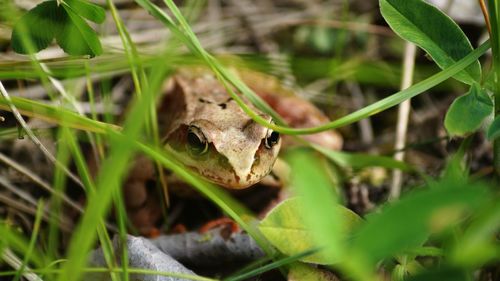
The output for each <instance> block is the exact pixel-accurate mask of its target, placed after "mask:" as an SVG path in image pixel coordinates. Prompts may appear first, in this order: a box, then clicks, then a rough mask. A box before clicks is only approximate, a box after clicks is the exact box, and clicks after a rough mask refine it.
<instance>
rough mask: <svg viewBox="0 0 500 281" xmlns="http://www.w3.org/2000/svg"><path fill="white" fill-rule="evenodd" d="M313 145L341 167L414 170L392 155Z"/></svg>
mask: <svg viewBox="0 0 500 281" xmlns="http://www.w3.org/2000/svg"><path fill="white" fill-rule="evenodd" d="M313 147H314V149H316V150H318V151H320V152H321V153H323V154H324V155H325V156H326V157H328V158H329V159H330V160H332V161H333V162H335V163H336V164H338V165H339V166H341V167H349V168H354V169H362V168H367V167H384V168H388V169H399V170H402V171H412V170H414V168H413V167H412V166H410V165H408V164H406V163H405V162H402V161H398V160H395V159H394V158H392V157H387V156H379V155H370V154H366V153H350V152H344V151H333V150H330V149H326V148H324V147H322V146H319V145H313Z"/></svg>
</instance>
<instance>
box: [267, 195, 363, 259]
mask: <svg viewBox="0 0 500 281" xmlns="http://www.w3.org/2000/svg"><path fill="white" fill-rule="evenodd" d="M301 199H302V198H292V199H288V200H286V201H283V202H282V203H280V204H279V205H278V206H276V207H275V208H274V209H273V210H272V211H271V212H269V214H268V215H267V216H266V217H265V218H264V219H263V220H262V221H261V222H260V224H259V229H260V231H261V232H262V234H264V236H265V237H266V238H267V239H268V240H269V241H270V242H271V243H272V244H273V245H274V246H275V247H276V248H278V250H280V251H281V252H282V253H284V254H286V255H288V256H291V255H296V254H299V253H302V252H305V251H308V250H311V249H316V248H319V247H321V246H320V245H319V244H318V243H317V242H316V241H317V240H315V238H314V233H313V232H312V230H311V229H310V228H309V227H308V223H307V222H306V221H305V220H304V214H303V213H304V210H306V208H304V207H305V205H304V202H303V201H302V200H301ZM318 207H319V206H318ZM334 210H335V212H336V213H337V214H338V215H339V216H341V217H342V218H343V219H344V221H345V224H344V226H343V229H341V231H340V232H341V235H342V236H344V238H345V237H346V236H347V234H348V233H349V231H350V230H351V229H352V228H353V227H354V226H355V225H357V224H358V223H360V221H361V218H360V217H359V216H358V215H356V214H355V213H353V212H352V211H351V210H349V209H347V208H345V207H344V206H342V205H338V204H337V205H335V206H334ZM331 235H335V234H334V233H331ZM301 260H302V261H305V262H312V263H318V264H331V263H334V262H336V261H335V260H331V259H327V258H325V256H324V255H323V253H322V252H321V251H320V252H318V253H315V254H313V255H310V256H306V257H305V258H303V259H301Z"/></svg>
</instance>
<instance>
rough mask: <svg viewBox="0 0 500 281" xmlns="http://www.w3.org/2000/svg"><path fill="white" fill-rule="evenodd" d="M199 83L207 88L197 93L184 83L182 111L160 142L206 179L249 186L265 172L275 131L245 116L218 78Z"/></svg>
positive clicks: (274, 149)
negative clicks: (184, 110)
mask: <svg viewBox="0 0 500 281" xmlns="http://www.w3.org/2000/svg"><path fill="white" fill-rule="evenodd" d="M198 83H199V82H198ZM204 83H208V84H209V85H208V86H210V87H209V89H211V90H210V91H212V92H209V93H208V94H207V93H206V91H205V92H204V93H203V95H201V94H200V95H197V93H198V92H199V91H197V90H196V88H195V89H193V88H192V87H190V86H188V85H184V86H185V87H184V88H183V92H184V95H187V96H188V97H185V98H186V99H188V101H186V103H185V106H186V112H187V113H186V115H184V117H183V120H184V122H183V123H182V124H180V125H179V126H177V127H176V128H175V129H174V130H173V131H172V132H170V133H169V134H168V136H167V138H166V142H165V147H166V148H167V149H168V150H169V151H171V152H172V153H173V154H174V155H176V156H177V158H178V159H179V160H180V161H181V162H183V163H184V164H185V165H186V166H188V167H190V168H191V169H193V170H194V171H196V172H197V173H199V174H200V175H202V176H203V177H204V178H206V179H208V180H209V181H212V182H214V183H216V184H219V185H222V186H224V187H227V188H231V189H242V188H246V187H249V186H251V185H253V184H255V183H257V182H259V181H260V180H261V179H262V178H263V177H265V176H266V175H267V174H269V172H270V171H271V169H272V167H273V165H274V162H275V161H276V158H277V156H278V152H279V149H280V146H281V139H280V135H279V133H278V132H275V131H273V130H271V129H269V128H266V127H264V126H262V125H260V124H258V123H256V122H255V121H254V120H252V119H251V118H250V117H249V116H248V115H246V114H245V113H244V112H243V110H242V109H241V108H240V107H239V106H238V105H237V103H236V102H235V101H234V100H232V99H231V98H229V96H228V95H227V93H226V92H225V91H224V90H223V88H221V86H219V85H218V83H215V82H213V81H212V82H207V81H204ZM205 86H207V85H205ZM253 109H254V110H255V111H256V112H258V113H259V115H260V116H261V117H263V118H264V119H266V120H268V121H269V122H272V118H271V117H270V116H268V115H267V114H264V113H261V112H259V111H258V110H257V109H255V108H253Z"/></svg>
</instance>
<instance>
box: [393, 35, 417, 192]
mask: <svg viewBox="0 0 500 281" xmlns="http://www.w3.org/2000/svg"><path fill="white" fill-rule="evenodd" d="M416 52H417V47H416V46H415V45H414V44H413V43H410V42H407V43H406V46H405V54H404V60H403V78H402V81H401V89H402V90H403V89H406V88H408V87H410V86H411V84H412V82H413V70H414V68H415V54H416ZM410 107H411V100H410V99H408V100H406V101H404V102H402V103H401V104H400V105H399V108H398V124H397V127H396V142H395V144H394V149H395V150H400V149H402V148H403V147H404V146H405V142H406V132H407V129H408V119H409V115H410ZM404 155H405V154H404V151H400V152H398V153H396V154H394V159H396V160H399V161H403V159H404ZM402 182H403V173H402V172H401V170H394V171H393V172H392V183H391V190H390V193H389V200H395V199H397V198H399V195H400V194H401V184H402Z"/></svg>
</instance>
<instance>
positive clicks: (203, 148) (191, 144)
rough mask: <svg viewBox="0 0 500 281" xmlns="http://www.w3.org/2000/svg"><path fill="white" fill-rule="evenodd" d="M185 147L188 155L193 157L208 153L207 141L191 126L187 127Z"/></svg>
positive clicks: (198, 129) (196, 128)
mask: <svg viewBox="0 0 500 281" xmlns="http://www.w3.org/2000/svg"><path fill="white" fill-rule="evenodd" d="M186 146H187V148H188V151H189V153H190V154H191V155H193V156H200V155H203V154H205V153H206V152H207V151H208V142H207V139H206V138H205V135H203V133H202V131H201V130H200V128H198V127H196V126H192V125H191V126H189V128H188V132H187V143H186Z"/></svg>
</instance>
